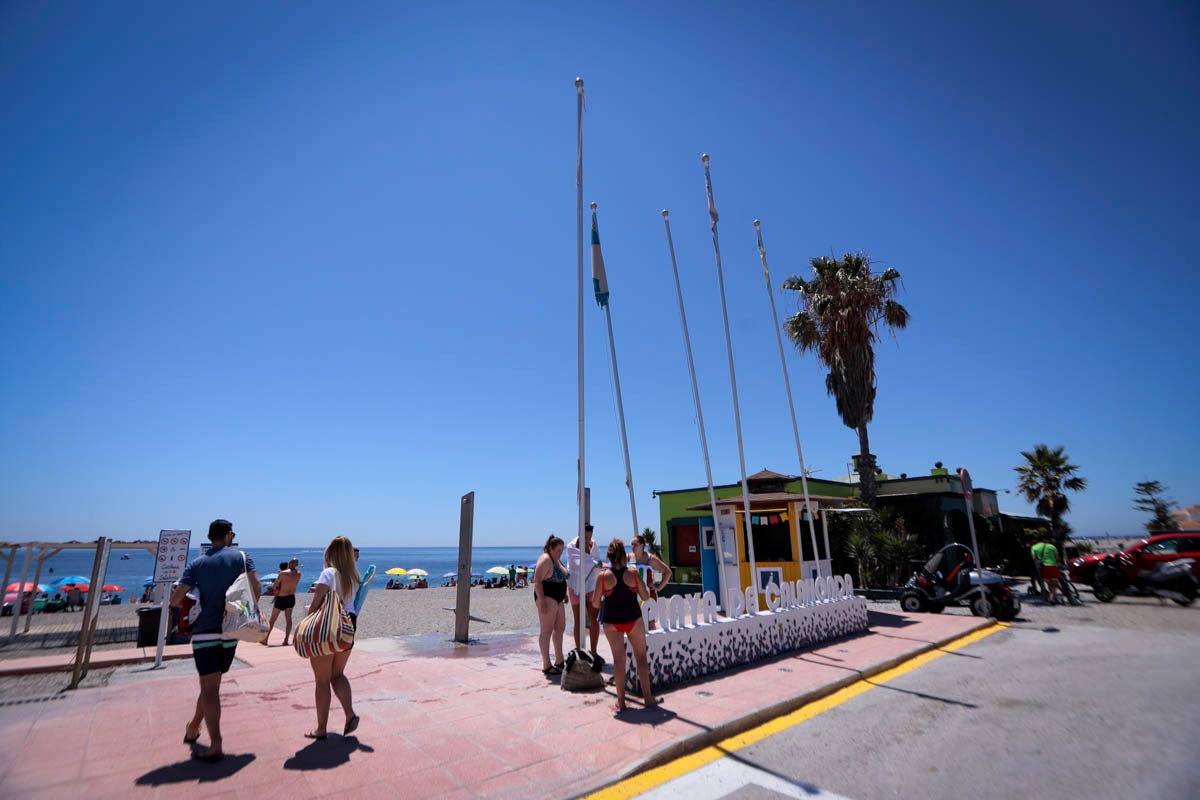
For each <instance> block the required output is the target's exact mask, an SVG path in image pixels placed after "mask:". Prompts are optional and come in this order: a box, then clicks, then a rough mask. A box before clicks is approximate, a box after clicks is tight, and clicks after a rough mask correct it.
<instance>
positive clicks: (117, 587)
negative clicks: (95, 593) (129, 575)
mask: <svg viewBox="0 0 1200 800" xmlns="http://www.w3.org/2000/svg"><path fill="white" fill-rule="evenodd" d="M100 591H102V592H123V591H125V587H124V586H122V585H121V584H119V583H106V584H104V585H103V586H101V587H100Z"/></svg>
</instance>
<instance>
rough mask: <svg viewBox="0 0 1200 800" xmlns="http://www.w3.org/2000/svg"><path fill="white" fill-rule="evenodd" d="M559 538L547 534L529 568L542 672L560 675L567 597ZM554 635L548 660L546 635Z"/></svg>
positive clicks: (564, 569)
mask: <svg viewBox="0 0 1200 800" xmlns="http://www.w3.org/2000/svg"><path fill="white" fill-rule="evenodd" d="M562 553H563V540H562V539H560V538H558V537H557V536H555V535H554V534H550V538H548V539H546V546H545V547H543V548H542V554H541V555H540V556H538V561H537V566H535V567H534V569H533V581H532V582H533V602H534V603H536V604H537V612H538V624H539V625H540V627H541V631H540V633H539V635H538V648H539V649H540V650H541V651H542V673H543V674H544V675H546V676H552V675H561V674H562V668H563V629H564V628H566V625H567V615H566V612H565V611H564V610H563V603H564V602H565V601H566V599H567V568H566V567H564V566H563V563H562ZM551 638H553V639H554V655H555V656H557V660H556V661H555V662H554V663H553V664H551V663H550V639H551Z"/></svg>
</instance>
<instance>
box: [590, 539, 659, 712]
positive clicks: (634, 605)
mask: <svg viewBox="0 0 1200 800" xmlns="http://www.w3.org/2000/svg"><path fill="white" fill-rule="evenodd" d="M608 561H609V563H610V564H612V567H611V568H609V569H606V570H604V571H603V572H601V573H600V577H599V578H598V579H597V580H596V590H595V591H594V592H592V598H591V600H592V605H593V606H596V607H600V604H601V603H603V604H604V606H603V608H601V609H600V621H601V623H603V625H604V637H605V638H606V639H608V647H609V649H610V650H612V656H613V678H614V681H613V682H614V683H615V684H616V686H617V704H616V706H614V710H615V711H616V712H617V713H618V714H620V713H621V712H622V711H624V710H625V637H626V636H628V637H629V644H630V646H631V647H632V648H633V660H634V661H635V662H636V663H637V671H638V681H639V683H641V687H642V700H644V701H645V704H646V708H651V707H653V706H655V705H657V703H658V701H656V700H655V699H654V695H653V694H652V693H651V691H650V667H649V665H648V663H647V660H646V626H645V625H644V624H643V623H642V606H641V603H639V602H638V599H639V598H641V599H642V600H649V599H650V593H649V592H648V591H647V590H646V584H644V583H642V578H641V576H640V575H638V572H637V570H633V569H629V568H628V556H627V555H626V554H625V543H624V542H623V541H621V540H620V539H613V540H612V541H611V542H609V543H608Z"/></svg>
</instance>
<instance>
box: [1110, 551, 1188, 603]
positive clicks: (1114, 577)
mask: <svg viewBox="0 0 1200 800" xmlns="http://www.w3.org/2000/svg"><path fill="white" fill-rule="evenodd" d="M1194 561H1195V559H1191V558H1180V559H1177V560H1175V561H1167V562H1165V563H1161V564H1158V565H1157V566H1156V567H1155V568H1154V569H1150V570H1142V571H1140V572H1138V571H1135V570H1134V568H1133V560H1132V558H1130V557H1129V556H1127V555H1126V554H1125V553H1117V554H1115V555H1111V556H1109V557H1108V558H1106V559H1104V560H1103V561H1101V562H1100V564H1099V565H1098V566H1097V567H1096V572H1095V573H1094V575H1093V576H1092V593H1093V594H1095V595H1096V599H1097V600H1099V601H1100V602H1101V603H1111V602H1112V601H1113V598H1115V597H1116V596H1117V594H1118V593H1129V594H1141V595H1151V596H1154V597H1164V598H1166V599H1168V600H1174V601H1175V602H1176V603H1178V604H1179V605H1181V606H1190V605H1191V604H1192V602H1193V601H1195V599H1196V594H1197V592H1198V591H1200V584H1198V582H1197V581H1196V576H1195V574H1193V572H1192V563H1193V562H1194Z"/></svg>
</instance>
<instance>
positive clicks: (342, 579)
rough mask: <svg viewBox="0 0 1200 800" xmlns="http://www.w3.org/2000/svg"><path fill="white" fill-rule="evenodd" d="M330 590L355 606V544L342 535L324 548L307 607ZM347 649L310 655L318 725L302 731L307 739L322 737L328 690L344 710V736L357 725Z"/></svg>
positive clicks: (322, 599)
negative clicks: (328, 653)
mask: <svg viewBox="0 0 1200 800" xmlns="http://www.w3.org/2000/svg"><path fill="white" fill-rule="evenodd" d="M330 591H334V592H337V593H338V597H340V598H341V600H342V604H343V605H344V606H346V609H347V610H348V611H349V610H352V609H353V608H354V595H355V593H356V592H357V591H358V570H357V568H356V567H355V566H354V545H352V544H351V543H350V540H349V539H347V538H346V537H345V536H338V537H335V538H334V540H333V541H332V542H330V543H329V546H328V547H326V548H325V569H324V570H322V571H321V576H320V577H319V578H317V583H316V585H315V586H314V587H313V596H312V602H311V603H310V604H309V606H308V607H309V609H310V610H312V609H317V608H320V607H321V603H323V602H325V595H326V594H328V593H329V592H330ZM350 653H351V651H350V650H345V651H343V652H341V653H334V654H333V655H331V656H313V657H312V658H310V659H309V661H310V662H311V663H312V671H313V677H314V678H315V679H316V682H317V688H316V693H317V727H316V728H315V729H314V730H311V731H309V732H308V733H306V734H304V735H305V736H307V737H308V738H310V739H324V738H325V736H326V726H327V725H328V723H329V702H330V692H331V691H332V693H333V694H336V695H337V699H338V702H339V703H341V704H342V710H343V711H345V712H346V727H345V728H344V729H343V730H342V735H343V736H349V735H350V734H352V733H354V731H355V729H356V728H358V715H357V714H355V713H354V702H353V698H352V697H351V693H350V680H349V679H348V678H347V677H346V675H345V670H346V662H347V661H349V660H350Z"/></svg>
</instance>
